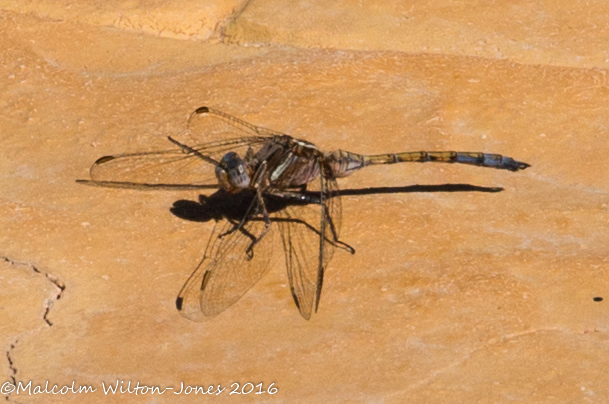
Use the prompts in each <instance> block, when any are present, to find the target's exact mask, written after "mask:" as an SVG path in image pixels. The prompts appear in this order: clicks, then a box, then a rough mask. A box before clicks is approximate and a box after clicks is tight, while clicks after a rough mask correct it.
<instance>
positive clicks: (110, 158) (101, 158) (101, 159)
mask: <svg viewBox="0 0 609 404" xmlns="http://www.w3.org/2000/svg"><path fill="white" fill-rule="evenodd" d="M115 158H116V157H114V156H104V157H100V158H98V159H97V160H96V161H95V163H94V164H97V165H99V164H104V163H107V162H108V161H111V160H114V159H115Z"/></svg>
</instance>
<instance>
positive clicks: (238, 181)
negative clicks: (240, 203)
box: [216, 152, 250, 192]
mask: <svg viewBox="0 0 609 404" xmlns="http://www.w3.org/2000/svg"><path fill="white" fill-rule="evenodd" d="M216 177H217V178H218V182H219V184H220V186H221V187H222V188H223V189H224V190H226V191H229V192H237V191H240V190H242V189H246V188H248V187H249V185H250V177H249V173H248V170H247V166H246V165H245V162H244V161H243V160H242V159H241V157H239V155H238V154H237V153H235V152H228V153H226V154H225V155H224V157H222V160H220V165H218V166H217V167H216Z"/></svg>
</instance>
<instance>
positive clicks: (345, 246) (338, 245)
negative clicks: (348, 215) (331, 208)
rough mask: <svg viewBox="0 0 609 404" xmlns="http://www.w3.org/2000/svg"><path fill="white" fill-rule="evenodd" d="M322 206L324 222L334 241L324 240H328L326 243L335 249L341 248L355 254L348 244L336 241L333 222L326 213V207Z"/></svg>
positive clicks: (336, 236) (336, 235)
mask: <svg viewBox="0 0 609 404" xmlns="http://www.w3.org/2000/svg"><path fill="white" fill-rule="evenodd" d="M322 206H323V210H324V215H325V217H326V220H328V225H329V226H330V230H331V231H332V238H333V239H334V240H328V239H327V238H326V240H328V242H329V243H330V244H333V245H334V246H336V247H340V246H342V248H344V249H345V250H347V251H349V252H350V253H351V254H355V248H353V247H351V246H350V245H349V244H347V243H345V242H344V241H340V240H339V239H338V234H337V232H336V227H335V226H334V220H332V216H330V214H329V213H328V208H327V207H326V205H322Z"/></svg>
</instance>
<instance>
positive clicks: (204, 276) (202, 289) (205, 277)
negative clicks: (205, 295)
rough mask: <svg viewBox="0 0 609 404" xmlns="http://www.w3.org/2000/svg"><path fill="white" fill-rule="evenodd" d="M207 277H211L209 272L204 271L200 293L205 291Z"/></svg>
mask: <svg viewBox="0 0 609 404" xmlns="http://www.w3.org/2000/svg"><path fill="white" fill-rule="evenodd" d="M209 275H211V272H210V271H205V273H204V274H203V282H201V291H204V290H205V287H206V286H207V282H209Z"/></svg>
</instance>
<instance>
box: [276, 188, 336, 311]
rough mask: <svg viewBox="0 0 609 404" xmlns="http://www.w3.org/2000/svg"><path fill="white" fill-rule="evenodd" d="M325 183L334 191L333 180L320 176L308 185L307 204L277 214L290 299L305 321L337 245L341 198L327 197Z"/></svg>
mask: <svg viewBox="0 0 609 404" xmlns="http://www.w3.org/2000/svg"><path fill="white" fill-rule="evenodd" d="M328 183H330V186H331V187H332V188H331V189H334V190H335V189H336V182H335V181H334V180H330V181H328V180H327V179H326V178H323V177H321V176H320V177H319V178H317V179H316V180H314V181H312V182H310V183H308V184H307V191H306V194H307V195H309V196H313V198H310V200H309V202H310V203H306V204H304V203H303V204H293V205H291V206H289V207H287V208H286V209H284V210H282V211H279V212H277V214H276V217H277V218H276V221H277V222H278V223H279V227H280V230H281V239H282V241H283V248H284V252H285V260H286V268H287V273H288V279H289V282H290V290H291V292H292V297H293V298H294V302H295V303H296V306H297V307H298V310H299V311H300V314H301V315H302V316H303V317H304V318H305V319H307V320H308V319H310V318H311V314H312V312H313V310H315V311H317V307H318V304H319V299H320V297H321V289H322V285H323V278H324V271H325V269H326V267H327V266H328V263H329V262H330V259H331V258H332V255H333V253H334V249H335V248H336V247H337V246H340V244H339V243H338V234H339V232H340V211H341V208H340V198H339V197H338V195H336V197H333V198H332V197H328V191H329V189H328ZM331 215H334V217H332V216H331Z"/></svg>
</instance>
